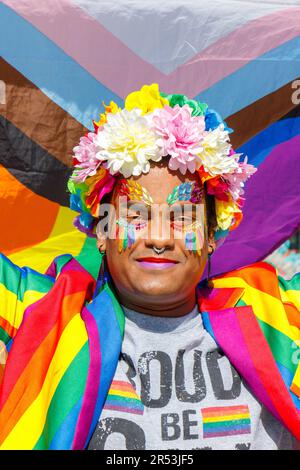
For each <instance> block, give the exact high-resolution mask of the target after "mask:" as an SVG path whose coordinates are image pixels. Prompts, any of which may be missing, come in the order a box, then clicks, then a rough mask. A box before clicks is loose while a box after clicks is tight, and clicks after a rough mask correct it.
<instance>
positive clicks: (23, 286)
mask: <svg viewBox="0 0 300 470" xmlns="http://www.w3.org/2000/svg"><path fill="white" fill-rule="evenodd" d="M53 283H54V279H53V278H52V277H51V276H48V275H43V274H40V273H38V272H37V271H34V270H32V269H29V268H19V267H18V266H16V265H15V264H13V263H12V262H11V261H10V260H9V259H8V258H7V257H6V256H4V255H3V254H0V340H1V341H3V342H4V344H8V343H9V341H10V340H11V339H12V338H14V336H15V335H16V332H17V331H18V328H19V326H20V324H21V322H22V320H23V315H24V311H25V309H26V308H27V307H28V306H29V305H31V304H32V303H34V302H36V301H37V300H40V299H41V298H42V297H43V296H44V295H45V294H46V293H47V292H48V291H49V290H50V289H51V287H52V285H53Z"/></svg>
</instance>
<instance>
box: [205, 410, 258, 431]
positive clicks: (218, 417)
mask: <svg viewBox="0 0 300 470" xmlns="http://www.w3.org/2000/svg"><path fill="white" fill-rule="evenodd" d="M201 413H202V420H203V438H211V437H222V436H235V435H237V434H250V433H251V420H250V412H249V408H248V406H247V405H236V406H214V407H211V408H203V409H202V410H201Z"/></svg>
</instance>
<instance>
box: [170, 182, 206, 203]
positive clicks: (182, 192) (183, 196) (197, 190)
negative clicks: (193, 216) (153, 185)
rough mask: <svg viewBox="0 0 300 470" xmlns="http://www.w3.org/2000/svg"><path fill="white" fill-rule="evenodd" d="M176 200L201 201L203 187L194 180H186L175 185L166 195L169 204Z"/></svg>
mask: <svg viewBox="0 0 300 470" xmlns="http://www.w3.org/2000/svg"><path fill="white" fill-rule="evenodd" d="M177 201H190V202H193V203H195V204H197V203H200V202H202V201H203V187H202V186H200V184H199V183H198V182H197V181H195V182H191V181H188V182H187V183H181V184H179V185H178V186H175V188H174V189H173V191H172V192H171V193H170V194H169V195H168V197H167V203H168V204H169V205H171V204H174V202H177Z"/></svg>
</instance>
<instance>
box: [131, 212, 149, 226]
mask: <svg viewBox="0 0 300 470" xmlns="http://www.w3.org/2000/svg"><path fill="white" fill-rule="evenodd" d="M127 220H128V222H129V223H132V224H137V223H144V222H147V219H145V217H143V216H142V215H141V214H128V216H127Z"/></svg>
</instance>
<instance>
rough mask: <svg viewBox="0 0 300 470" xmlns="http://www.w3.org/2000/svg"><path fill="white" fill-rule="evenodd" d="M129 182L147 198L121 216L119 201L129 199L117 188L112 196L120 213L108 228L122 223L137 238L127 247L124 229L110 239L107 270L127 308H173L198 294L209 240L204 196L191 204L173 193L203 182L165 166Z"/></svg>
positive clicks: (132, 203) (133, 203)
mask: <svg viewBox="0 0 300 470" xmlns="http://www.w3.org/2000/svg"><path fill="white" fill-rule="evenodd" d="M129 181H134V182H135V183H138V184H139V185H140V186H139V188H142V189H143V191H144V193H145V194H146V196H145V197H142V199H143V201H141V200H137V198H135V196H134V194H131V195H130V196H129V201H128V202H127V212H123V211H122V207H123V206H122V204H120V203H121V201H123V202H124V199H125V200H126V198H124V196H123V199H122V193H121V192H120V190H119V189H117V188H118V186H116V188H115V190H114V192H113V196H112V200H111V203H112V204H113V205H114V206H115V209H116V210H115V214H114V215H113V216H111V217H110V226H111V227H112V224H114V223H115V222H116V221H117V224H119V228H120V227H122V222H123V226H124V223H125V226H127V227H129V226H130V227H131V230H134V234H135V235H134V243H132V244H130V243H128V241H126V243H125V244H124V241H123V238H122V236H124V230H122V229H120V230H119V235H118V236H117V238H107V239H106V242H105V245H104V246H105V249H106V257H107V263H108V268H109V272H110V274H111V276H112V279H113V281H114V285H115V288H116V291H117V293H118V296H119V299H120V301H121V303H123V304H124V305H139V306H142V307H143V306H145V308H147V306H148V307H150V306H151V307H152V308H153V309H154V310H155V306H156V305H157V306H162V305H165V306H170V308H172V306H174V307H175V306H176V305H180V304H181V303H183V302H184V301H185V299H186V298H190V297H191V296H192V297H193V298H194V296H195V287H196V285H197V283H198V282H199V280H200V278H201V275H202V273H203V271H204V267H205V264H206V261H207V242H208V240H207V224H206V210H205V197H204V195H203V198H200V199H199V198H198V201H199V200H200V201H201V202H197V203H195V202H192V201H194V200H195V198H191V199H192V201H191V200H190V199H187V200H182V198H181V200H179V199H178V196H176V191H175V192H174V189H175V188H176V187H178V186H179V185H182V184H183V183H192V186H190V187H192V188H194V187H197V185H196V186H195V183H197V184H198V185H200V184H201V183H199V179H198V176H197V175H196V174H193V175H192V174H189V175H186V176H183V175H182V174H181V173H179V172H178V173H177V172H174V171H173V172H171V171H170V170H169V169H168V167H167V166H166V165H165V164H163V163H161V164H152V165H151V169H150V172H149V173H147V174H142V175H140V176H138V177H131V178H129ZM181 188H182V186H181ZM120 198H121V199H120ZM167 201H168V202H167ZM139 208H140V210H139ZM167 208H169V210H170V212H168V209H167ZM183 208H184V209H183ZM172 209H173V210H172ZM169 213H170V217H168V214H169ZM128 224H129V225H128ZM126 230H127V232H128V229H126ZM132 233H133V232H132ZM121 234H122V235H121ZM120 237H121V238H120ZM191 240H194V243H191ZM195 240H196V241H197V244H196V242H195ZM126 245H127V246H126ZM155 248H156V251H155ZM196 249H197V251H196ZM162 250H163V252H162V253H158V252H159V251H162ZM150 309H151V308H150Z"/></svg>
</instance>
